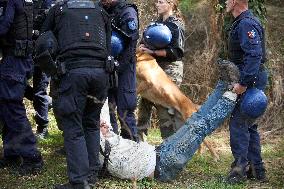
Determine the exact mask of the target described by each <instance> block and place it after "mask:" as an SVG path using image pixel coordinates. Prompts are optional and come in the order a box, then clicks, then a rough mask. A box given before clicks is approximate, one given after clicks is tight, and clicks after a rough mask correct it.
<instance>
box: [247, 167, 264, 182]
mask: <svg viewBox="0 0 284 189" xmlns="http://www.w3.org/2000/svg"><path fill="white" fill-rule="evenodd" d="M247 178H248V179H250V180H254V179H256V180H258V181H260V182H268V179H267V177H266V170H265V168H264V167H263V166H260V167H257V168H256V167H255V166H254V165H253V164H250V165H249V169H248V171H247Z"/></svg>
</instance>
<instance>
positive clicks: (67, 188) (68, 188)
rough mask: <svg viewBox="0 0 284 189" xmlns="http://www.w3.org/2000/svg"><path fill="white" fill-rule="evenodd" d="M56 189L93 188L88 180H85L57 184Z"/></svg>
mask: <svg viewBox="0 0 284 189" xmlns="http://www.w3.org/2000/svg"><path fill="white" fill-rule="evenodd" d="M54 189H91V186H90V185H89V183H88V182H87V181H85V182H84V183H80V184H71V183H66V184H60V185H55V187H54Z"/></svg>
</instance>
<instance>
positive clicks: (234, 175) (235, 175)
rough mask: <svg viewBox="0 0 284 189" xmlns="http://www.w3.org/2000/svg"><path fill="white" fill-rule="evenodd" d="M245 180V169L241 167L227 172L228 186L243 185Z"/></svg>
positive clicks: (235, 167)
mask: <svg viewBox="0 0 284 189" xmlns="http://www.w3.org/2000/svg"><path fill="white" fill-rule="evenodd" d="M246 180H247V175H246V172H245V168H244V167H242V166H234V167H232V169H231V171H230V172H229V175H228V177H227V178H226V181H227V182H228V183H229V184H238V183H243V182H244V181H246Z"/></svg>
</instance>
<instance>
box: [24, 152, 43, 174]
mask: <svg viewBox="0 0 284 189" xmlns="http://www.w3.org/2000/svg"><path fill="white" fill-rule="evenodd" d="M42 167H43V159H42V157H41V154H36V155H35V156H34V157H26V158H24V157H23V164H22V165H21V166H20V168H19V174H20V175H22V176H25V175H31V174H37V173H39V172H40V171H41V170H42Z"/></svg>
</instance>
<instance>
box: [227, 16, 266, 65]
mask: <svg viewBox="0 0 284 189" xmlns="http://www.w3.org/2000/svg"><path fill="white" fill-rule="evenodd" d="M245 18H248V19H252V20H253V21H254V22H255V23H257V25H258V26H259V27H257V28H256V30H257V32H258V33H259V35H260V40H261V46H262V53H263V54H262V59H261V63H265V62H266V48H265V34H264V31H263V30H261V28H262V27H261V25H260V23H259V21H257V20H256V19H255V18H254V17H252V16H243V17H240V18H239V19H237V20H236V21H235V22H234V23H233V24H232V26H231V27H230V35H229V44H228V51H229V60H230V61H232V62H233V63H235V64H237V65H238V64H242V63H243V55H244V52H243V50H242V48H241V45H240V41H239V39H234V36H233V35H234V34H233V32H234V31H235V28H236V27H237V26H238V24H239V23H240V21H241V20H242V19H245Z"/></svg>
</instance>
